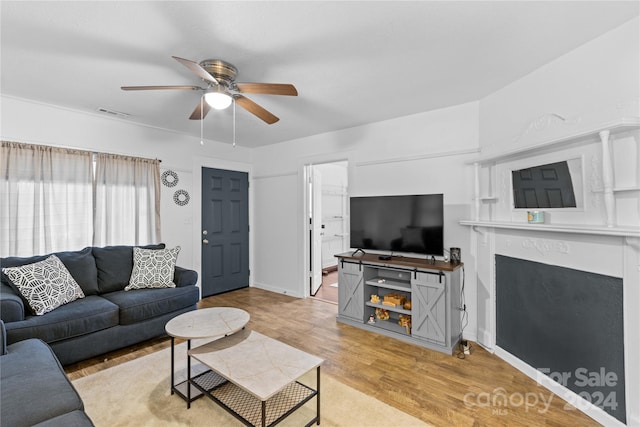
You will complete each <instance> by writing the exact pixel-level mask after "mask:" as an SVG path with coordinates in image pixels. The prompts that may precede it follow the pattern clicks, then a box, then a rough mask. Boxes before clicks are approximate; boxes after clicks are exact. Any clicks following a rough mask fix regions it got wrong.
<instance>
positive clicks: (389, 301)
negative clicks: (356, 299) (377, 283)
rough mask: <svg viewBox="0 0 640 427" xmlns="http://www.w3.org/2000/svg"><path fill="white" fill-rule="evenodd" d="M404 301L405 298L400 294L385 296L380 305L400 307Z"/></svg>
mask: <svg viewBox="0 0 640 427" xmlns="http://www.w3.org/2000/svg"><path fill="white" fill-rule="evenodd" d="M406 300H407V297H405V296H402V295H400V294H387V295H385V296H384V301H382V304H384V305H389V306H392V307H396V306H402V305H403V304H404V303H405V301H406Z"/></svg>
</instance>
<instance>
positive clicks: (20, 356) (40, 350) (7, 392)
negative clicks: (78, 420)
mask: <svg viewBox="0 0 640 427" xmlns="http://www.w3.org/2000/svg"><path fill="white" fill-rule="evenodd" d="M0 383H2V387H0V402H2V405H0V420H2V425H7V426H16V427H20V426H32V425H35V424H38V423H40V422H42V421H45V420H47V419H50V418H54V417H57V416H60V415H63V414H66V413H68V412H72V411H75V410H82V409H83V404H82V401H81V400H80V397H79V396H78V393H77V392H76V390H75V388H73V385H71V383H70V382H69V379H68V378H67V376H66V375H65V373H64V371H63V370H62V367H61V366H60V363H59V362H58V359H57V358H56V357H55V355H54V353H53V351H52V350H51V348H49V346H47V345H46V344H45V343H43V342H42V341H40V340H37V339H30V340H26V341H20V342H17V343H15V344H12V345H10V346H9V347H8V352H7V354H6V355H4V356H1V357H0Z"/></svg>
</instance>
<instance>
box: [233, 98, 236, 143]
mask: <svg viewBox="0 0 640 427" xmlns="http://www.w3.org/2000/svg"><path fill="white" fill-rule="evenodd" d="M235 146H236V100H235V99H234V100H233V147H234V148H235Z"/></svg>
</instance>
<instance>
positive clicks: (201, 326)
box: [165, 307, 250, 408]
mask: <svg viewBox="0 0 640 427" xmlns="http://www.w3.org/2000/svg"><path fill="white" fill-rule="evenodd" d="M249 318H250V316H249V313H247V312H246V311H244V310H241V309H239V308H234V307H212V308H204V309H200V310H193V311H188V312H186V313H182V314H180V315H178V316H176V317H174V318H173V319H171V320H169V322H167V324H166V326H165V331H166V332H167V334H168V335H169V336H170V337H171V394H177V395H178V396H180V397H181V398H182V399H183V400H185V401H186V402H187V408H189V407H190V406H191V402H193V401H194V400H196V399H198V398H200V397H202V396H203V394H202V393H201V392H200V393H197V394H196V395H194V396H192V395H191V386H190V385H189V377H190V376H191V358H190V357H189V356H188V355H187V379H186V380H184V381H182V382H180V383H178V384H175V339H176V338H181V339H186V340H187V354H188V352H189V350H191V340H192V339H198V338H211V339H213V340H218V339H222V338H225V337H228V336H230V335H233V334H234V333H236V332H238V331H240V330H242V329H244V327H245V326H246V324H247V323H248V322H249ZM182 389H184V390H182Z"/></svg>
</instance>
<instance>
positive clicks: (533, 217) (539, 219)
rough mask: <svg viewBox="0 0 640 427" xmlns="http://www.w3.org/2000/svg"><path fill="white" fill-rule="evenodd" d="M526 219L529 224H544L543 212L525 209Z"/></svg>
mask: <svg viewBox="0 0 640 427" xmlns="http://www.w3.org/2000/svg"><path fill="white" fill-rule="evenodd" d="M527 221H529V224H544V212H543V211H527Z"/></svg>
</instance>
